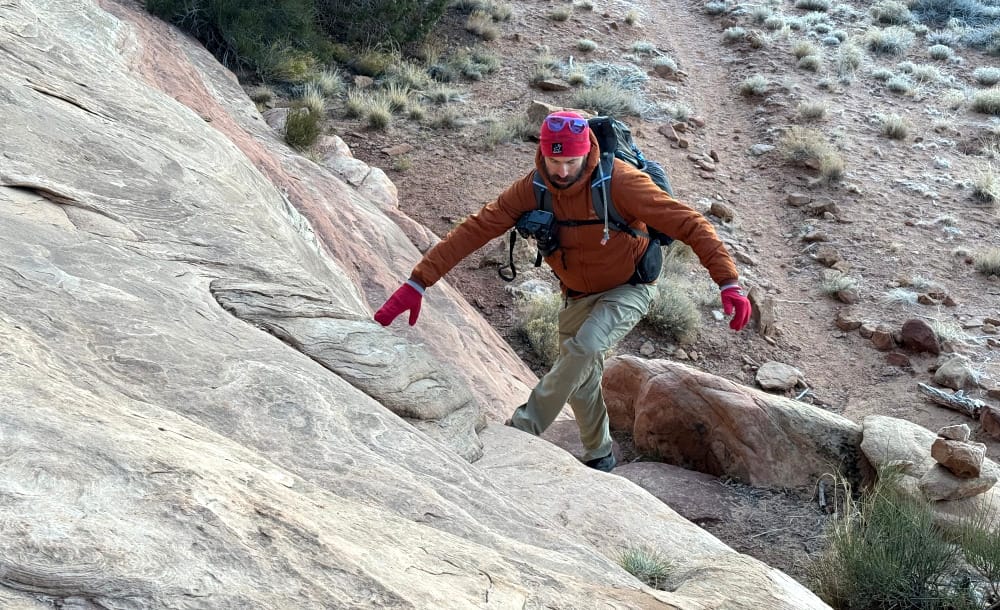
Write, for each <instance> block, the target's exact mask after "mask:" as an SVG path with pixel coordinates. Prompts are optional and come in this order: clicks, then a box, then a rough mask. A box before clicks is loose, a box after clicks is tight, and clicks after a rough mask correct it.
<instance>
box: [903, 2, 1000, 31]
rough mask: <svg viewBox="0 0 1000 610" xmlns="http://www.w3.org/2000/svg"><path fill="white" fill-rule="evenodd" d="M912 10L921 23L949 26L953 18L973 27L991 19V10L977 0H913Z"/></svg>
mask: <svg viewBox="0 0 1000 610" xmlns="http://www.w3.org/2000/svg"><path fill="white" fill-rule="evenodd" d="M909 7H910V12H911V13H912V14H913V16H914V18H916V19H918V20H919V21H920V22H921V23H924V24H928V25H933V26H937V27H941V26H948V25H950V24H951V23H954V21H953V20H955V21H957V22H961V23H964V24H966V25H967V26H971V27H980V26H983V25H986V24H987V23H988V22H989V21H990V16H989V10H988V9H987V7H986V6H984V5H983V4H982V3H980V2H978V1H977V0H912V1H911V2H910V3H909Z"/></svg>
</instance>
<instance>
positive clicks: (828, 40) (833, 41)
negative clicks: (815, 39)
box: [819, 36, 843, 47]
mask: <svg viewBox="0 0 1000 610" xmlns="http://www.w3.org/2000/svg"><path fill="white" fill-rule="evenodd" d="M819 41H820V43H822V44H823V45H826V46H828V47H835V46H837V45H839V44H840V43H841V42H843V41H842V40H841V39H839V38H837V37H836V36H824V37H823V38H820V40H819Z"/></svg>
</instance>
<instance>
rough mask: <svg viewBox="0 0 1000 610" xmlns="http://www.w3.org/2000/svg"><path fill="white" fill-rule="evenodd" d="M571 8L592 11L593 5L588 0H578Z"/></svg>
mask: <svg viewBox="0 0 1000 610" xmlns="http://www.w3.org/2000/svg"><path fill="white" fill-rule="evenodd" d="M573 6H575V7H576V8H578V9H580V10H581V11H592V10H594V3H593V2H591V1H590V0H579V1H578V2H574V3H573Z"/></svg>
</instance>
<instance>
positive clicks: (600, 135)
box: [498, 116, 674, 283]
mask: <svg viewBox="0 0 1000 610" xmlns="http://www.w3.org/2000/svg"><path fill="white" fill-rule="evenodd" d="M587 123H588V124H589V125H590V129H591V131H593V132H594V135H595V136H596V138H597V144H598V148H599V150H600V151H601V161H600V163H599V164H598V166H597V169H595V170H594V173H593V174H592V175H591V181H590V191H591V200H592V202H593V206H594V213H595V214H596V215H597V218H596V219H586V220H571V219H570V220H554V223H555V224H556V225H561V226H570V227H572V226H580V225H589V224H603V223H604V213H605V210H607V219H608V227H609V228H611V229H614V230H615V231H621V232H623V233H628V234H629V235H631V236H632V237H638V236H642V237H648V238H649V239H650V246H653V242H654V241H656V242H659V245H660V246H666V245H668V244H670V242H672V241H673V238H672V237H670V236H669V235H667V234H666V233H663V232H662V231H658V230H656V229H655V228H653V227H650V226H649V225H647V226H646V229H647V231H648V233H644V232H642V231H638V230H636V229H634V228H632V227H630V226H629V225H628V223H627V222H625V219H624V218H622V216H621V214H619V213H618V210H617V209H616V208H615V202H614V201H612V199H611V184H610V183H611V175H612V171H613V168H614V163H615V159H616V158H617V159H621V160H622V161H625V162H626V163H628V164H630V165H632V166H633V167H636V168H638V169H639V170H640V171H642V172H644V173H646V174H647V175H648V176H649V178H650V179H651V180H652V181H653V184H655V185H656V186H658V187H660V189H661V190H663V191H664V192H666V193H667V194H668V195H670V196H671V197H673V195H674V191H673V189H672V188H671V186H670V179H669V178H667V172H666V171H665V170H664V169H663V166H662V165H660V164H659V163H657V162H655V161H651V160H649V159H647V158H646V157H645V156H643V154H642V151H641V150H639V147H638V146H637V145H636V143H635V140H633V139H632V130H630V129H629V128H628V126H627V125H626V124H625V123H622V122H621V121H619V120H617V119H614V118H612V117H607V116H597V117H593V118H590V119H588V120H587ZM532 186H533V187H534V190H535V201H537V202H538V210H543V211H545V212H547V213H549V214H551V213H552V194H551V193H549V190H548V188H547V187H546V186H545V182H544V181H543V180H542V177H541V176H540V175H539V174H538V171H537V170H536V171H535V174H534V178H533V179H532ZM519 225H520V223H519ZM518 232H520V233H521V235H522V236H526V237H527V236H529V235H530V234H526V232H525V231H524V230H523V228H522V227H520V226H518V227H517V228H515V230H513V231H511V234H510V252H511V254H510V262H509V263H508V265H506V266H505V267H500V269H499V270H498V273H499V274H500V277H501V278H503V279H504V280H506V281H508V282H510V281H512V280H513V279H514V277H515V276H516V275H517V269H515V268H514V258H513V252H514V241H515V239H516V236H517V233H518ZM531 236H533V235H531ZM608 238H609V235H608V232H607V230H605V233H604V239H605V240H607V239H608ZM652 249H653V248H652V247H651V248H648V249H647V253H650V254H651V255H652V254H654V253H651V252H650V250H652ZM655 250H656V252H655V253H656V254H659V248H658V247H657V248H655ZM549 253H550V252H543V251H542V249H539V252H538V254H537V256H536V257H535V266H536V267H538V266H541V264H542V257H543V255H547V254H549ZM643 258H644V259H645V258H647V257H646V255H643ZM649 258H655V259H656V260H657V261H659V260H660V259H661V257H655V256H650V257H649ZM643 262H645V261H641V262H640V265H642V264H643ZM647 266H648V267H649V266H655V267H656V273H657V274H658V273H659V264H658V263H657V262H656V261H648V262H647ZM506 267H510V269H511V274H510V275H509V276H508V275H505V274H504V272H503V270H504V269H505V268H506ZM649 273H650V269H647V270H645V272H643V273H640V272H639V270H638V269H637V275H636V276H633V280H637V281H640V282H643V283H644V282H646V281H652V279H655V276H654V277H652V278H649V277H648V275H649ZM630 283H635V282H632V280H630Z"/></svg>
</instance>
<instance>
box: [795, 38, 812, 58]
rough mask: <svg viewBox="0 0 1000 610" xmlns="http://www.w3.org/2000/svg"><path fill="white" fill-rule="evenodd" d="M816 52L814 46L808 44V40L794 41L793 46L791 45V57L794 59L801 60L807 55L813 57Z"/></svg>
mask: <svg viewBox="0 0 1000 610" xmlns="http://www.w3.org/2000/svg"><path fill="white" fill-rule="evenodd" d="M817 52H818V49H817V48H816V45H814V44H813V43H811V42H809V41H808V40H801V39H800V40H796V41H795V44H793V45H792V55H794V56H795V59H802V58H803V57H806V56H809V55H815V54H816V53H817Z"/></svg>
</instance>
